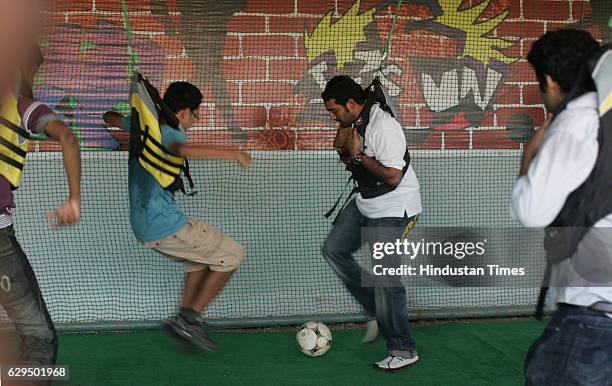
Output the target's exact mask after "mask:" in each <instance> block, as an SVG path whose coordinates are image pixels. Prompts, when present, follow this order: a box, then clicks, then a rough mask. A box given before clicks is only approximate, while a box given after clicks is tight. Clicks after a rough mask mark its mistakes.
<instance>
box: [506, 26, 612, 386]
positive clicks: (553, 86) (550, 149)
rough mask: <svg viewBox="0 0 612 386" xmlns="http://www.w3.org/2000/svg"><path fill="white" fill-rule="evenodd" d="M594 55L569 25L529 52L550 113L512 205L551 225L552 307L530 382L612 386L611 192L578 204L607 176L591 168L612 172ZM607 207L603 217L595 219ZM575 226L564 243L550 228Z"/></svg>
mask: <svg viewBox="0 0 612 386" xmlns="http://www.w3.org/2000/svg"><path fill="white" fill-rule="evenodd" d="M599 55H601V47H600V45H599V44H598V43H597V41H595V40H594V39H593V38H592V36H591V35H590V34H589V33H588V32H586V31H579V30H575V29H563V30H557V31H553V32H548V33H546V34H545V35H544V36H542V37H541V38H540V39H539V40H537V41H536V42H535V43H534V44H533V46H532V48H531V51H530V52H529V55H528V61H529V63H531V65H532V66H533V68H534V70H535V74H536V78H537V80H538V83H539V85H540V90H541V93H542V101H543V103H544V105H545V107H546V108H547V110H548V111H549V115H548V118H547V119H546V121H545V122H544V124H543V126H542V127H541V128H540V129H538V130H537V131H536V133H535V134H534V136H533V137H532V139H531V140H530V141H529V143H528V144H527V145H526V147H525V150H524V154H523V158H522V161H521V168H520V173H519V179H518V180H517V182H516V184H515V186H514V189H513V192H512V208H513V213H514V215H515V216H516V217H517V219H518V220H519V221H520V222H521V223H522V224H523V225H525V226H528V227H547V228H546V231H545V233H546V238H545V244H544V245H545V248H546V251H547V259H548V263H549V269H547V271H548V273H549V275H547V276H549V280H548V283H546V284H545V285H546V286H550V287H551V290H554V292H556V299H555V300H556V304H557V310H556V311H555V313H554V314H553V316H552V319H551V320H550V322H549V324H548V326H547V328H546V330H545V331H544V333H543V334H542V336H541V337H540V338H538V339H537V340H536V341H535V342H534V343H533V345H532V346H531V348H530V350H529V352H528V354H527V357H526V359H525V378H526V384H527V385H610V384H612V286H611V284H612V237H609V236H610V234H611V233H612V232H610V230H609V229H610V227H612V205H611V204H612V203H611V202H609V201H610V200H612V197H610V196H607V197H606V196H601V195H600V196H599V200H597V201H598V202H596V203H595V204H596V205H595V206H594V207H593V206H590V205H583V204H584V203H585V202H587V201H593V200H594V197H598V195H597V194H595V195H593V194H591V193H593V192H597V190H598V186H600V187H604V188H605V185H606V184H607V183H609V182H608V181H610V177H605V178H603V179H598V178H593V176H595V177H596V176H597V175H602V174H601V173H595V172H596V171H601V170H608V172H607V173H608V174H610V172H611V171H612V170H611V169H610V167H611V166H612V165H610V164H609V163H605V164H604V163H601V162H600V161H601V160H602V159H604V160H605V159H606V158H607V157H603V158H602V157H601V156H602V155H603V156H605V155H606V154H607V153H609V152H610V151H611V150H608V149H607V148H606V147H604V146H602V143H604V142H601V141H600V140H601V138H602V137H601V136H600V134H601V133H602V131H601V130H600V116H599V111H598V107H599V103H598V94H597V92H595V91H596V88H595V84H594V82H593V78H592V77H591V75H590V74H591V72H592V68H591V67H590V66H589V64H590V59H591V58H593V57H598V56H599ZM601 127H603V126H601ZM598 137H599V140H598ZM604 144H605V143H604ZM597 181H599V182H597ZM589 192H590V193H589ZM589 204H590V202H589ZM589 207H591V208H595V209H594V210H589V209H588V208H589ZM605 207H607V208H608V209H607V211H606V213H603V214H602V216H599V217H593V214H594V213H596V212H599V208H605ZM581 208H582V209H585V210H582V209H581ZM567 213H571V216H569V217H568V216H567V215H566V214H567ZM589 219H591V220H593V221H590V220H589ZM571 226H581V227H584V228H587V227H588V228H589V230H588V232H584V233H582V232H581V236H580V237H579V239H577V240H578V241H577V242H576V243H575V245H573V246H572V247H571V248H567V247H566V245H567V243H566V242H567V241H568V240H569V239H573V237H561V238H559V237H557V236H556V234H557V233H558V232H559V231H560V232H563V233H564V232H566V231H568V232H569V235H576V234H577V233H575V232H573V231H572V230H571V229H570V228H567V227H571ZM556 227H559V228H556ZM560 227H563V228H560ZM575 229H577V228H575ZM559 247H561V248H559ZM560 251H561V252H560ZM606 267H607V268H606ZM606 275H607V276H608V278H607V284H606V280H602V279H605V278H604V276H606ZM551 292H553V291H551ZM606 306H607V307H608V308H607V307H606Z"/></svg>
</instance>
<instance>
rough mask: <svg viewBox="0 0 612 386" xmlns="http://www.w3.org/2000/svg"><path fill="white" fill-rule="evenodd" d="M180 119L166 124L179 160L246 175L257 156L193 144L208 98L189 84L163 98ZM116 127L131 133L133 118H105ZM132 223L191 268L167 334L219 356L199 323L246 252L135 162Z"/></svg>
mask: <svg viewBox="0 0 612 386" xmlns="http://www.w3.org/2000/svg"><path fill="white" fill-rule="evenodd" d="M163 101H164V103H165V104H166V105H167V106H168V107H169V108H170V110H172V112H174V113H175V115H176V118H177V120H178V122H179V129H180V130H177V129H174V128H172V127H171V126H169V125H168V124H165V123H164V122H163V121H162V122H161V123H162V124H161V125H160V129H161V144H162V145H163V146H164V147H165V148H166V149H168V150H169V151H170V152H172V153H173V154H174V155H176V156H179V157H184V158H195V159H228V160H234V161H236V162H238V163H239V164H240V166H241V167H242V168H243V169H246V168H247V167H248V165H249V163H250V162H251V156H250V155H249V154H247V153H245V152H242V151H239V150H228V149H220V148H215V147H210V146H206V145H190V144H188V143H187V136H186V134H185V130H187V129H189V128H191V127H192V126H193V124H194V123H195V121H196V120H197V119H198V110H199V107H200V104H201V103H202V94H201V92H200V90H198V88H197V87H196V86H194V85H192V84H190V83H187V82H175V83H172V84H171V85H170V86H169V87H168V89H167V90H166V93H165V95H164V98H163ZM104 121H105V122H106V123H107V124H109V125H110V126H114V127H119V128H121V129H124V130H130V129H131V127H130V126H131V124H130V117H124V116H123V115H121V114H119V113H118V112H115V111H108V112H106V113H105V114H104ZM128 185H129V195H130V221H131V225H132V230H133V232H134V236H135V237H136V238H137V239H138V240H139V241H140V242H141V243H143V244H144V246H145V247H147V248H151V249H154V250H156V251H157V252H159V253H161V254H162V255H164V256H167V257H169V258H171V259H174V260H178V261H181V262H183V263H184V264H185V271H186V277H185V287H184V289H183V298H182V301H181V309H180V313H179V315H178V316H177V317H175V318H172V319H170V320H169V321H168V322H167V323H166V324H165V329H166V330H167V331H168V332H170V333H171V334H173V335H174V336H176V337H178V338H179V339H182V340H187V341H189V342H191V343H193V344H194V345H196V346H197V347H200V348H202V349H204V350H208V351H214V350H216V344H215V343H214V342H213V341H212V340H211V339H210V337H209V336H208V332H207V329H206V326H205V324H204V323H203V322H200V321H199V320H198V318H199V316H200V315H201V314H202V312H203V311H204V309H205V308H206V306H207V305H208V304H210V302H211V301H212V300H213V299H214V298H215V297H216V295H217V294H218V293H219V292H220V291H221V289H222V288H223V287H224V286H225V284H226V283H227V282H228V280H229V279H230V277H231V276H232V274H233V273H234V271H235V270H236V269H237V268H238V265H239V264H240V263H241V262H242V260H243V259H244V248H243V247H242V246H241V245H239V244H238V243H236V242H235V241H234V240H232V239H230V238H229V237H227V236H225V235H224V234H223V233H222V232H221V231H220V230H219V229H217V228H216V227H214V226H212V225H210V224H207V223H205V222H203V221H200V220H197V219H190V218H188V217H187V216H185V214H183V212H182V211H181V210H180V208H179V207H178V205H177V204H176V201H175V200H174V193H173V192H171V191H170V190H167V189H164V188H163V187H162V186H161V185H160V184H159V183H158V182H157V180H156V179H155V178H154V177H153V176H152V175H151V174H150V173H149V172H148V171H146V170H145V169H144V168H143V167H142V166H141V164H140V163H139V162H138V157H133V158H132V159H131V160H130V162H129V177H128Z"/></svg>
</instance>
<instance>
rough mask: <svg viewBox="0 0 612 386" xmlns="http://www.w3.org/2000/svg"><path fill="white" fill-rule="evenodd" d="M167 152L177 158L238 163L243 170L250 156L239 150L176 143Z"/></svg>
mask: <svg viewBox="0 0 612 386" xmlns="http://www.w3.org/2000/svg"><path fill="white" fill-rule="evenodd" d="M169 150H170V151H171V152H173V153H174V154H176V155H178V156H179V157H185V158H193V159H227V160H233V161H236V162H238V163H239V164H240V166H241V167H242V168H243V169H246V168H247V167H248V166H249V164H250V163H251V155H250V154H249V153H246V152H244V151H240V150H232V149H223V148H219V147H214V146H206V145H189V144H182V143H178V142H177V143H174V144H172V145H170V148H169Z"/></svg>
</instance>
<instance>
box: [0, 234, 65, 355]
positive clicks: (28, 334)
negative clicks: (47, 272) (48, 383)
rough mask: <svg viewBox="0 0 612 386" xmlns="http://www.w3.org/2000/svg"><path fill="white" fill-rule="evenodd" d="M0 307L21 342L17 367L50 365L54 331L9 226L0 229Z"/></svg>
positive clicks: (33, 279)
mask: <svg viewBox="0 0 612 386" xmlns="http://www.w3.org/2000/svg"><path fill="white" fill-rule="evenodd" d="M0 304H1V305H2V307H4V309H5V311H6V313H7V315H8V317H9V319H10V320H11V321H12V322H13V325H14V326H15V330H16V332H17V334H18V335H19V337H20V338H21V356H20V358H19V364H30V365H41V366H42V365H54V364H55V360H56V357H57V345H58V344H57V334H56V332H55V327H54V326H53V322H52V321H51V317H50V316H49V312H48V311H47V306H46V305H45V301H44V300H43V297H42V294H41V293H40V288H39V287H38V282H37V281H36V276H34V271H33V270H32V267H31V266H30V263H29V262H28V259H27V257H26V255H25V253H24V252H23V250H22V249H21V246H20V245H19V243H18V242H17V239H16V238H15V232H14V230H13V227H12V226H9V227H7V228H2V229H0Z"/></svg>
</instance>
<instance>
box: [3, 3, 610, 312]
mask: <svg viewBox="0 0 612 386" xmlns="http://www.w3.org/2000/svg"><path fill="white" fill-rule="evenodd" d="M45 15H46V16H47V17H46V19H47V20H48V22H49V23H48V25H46V26H45V32H44V34H43V35H42V38H41V40H40V41H41V47H42V51H43V54H44V56H45V63H44V65H43V66H42V67H41V69H40V71H39V74H38V76H37V78H36V82H35V89H34V93H35V96H36V98H38V99H40V100H41V101H43V102H45V103H47V104H48V105H49V106H51V107H52V108H53V109H54V110H55V111H56V112H57V113H58V114H59V115H60V116H61V117H62V119H64V120H65V122H66V123H67V124H68V125H69V126H70V127H71V128H72V130H73V131H74V133H75V134H76V135H77V136H78V138H79V140H80V144H81V149H82V159H83V182H82V184H83V189H82V198H83V208H82V221H81V222H80V223H78V224H77V225H74V226H71V227H68V228H66V229H60V230H53V229H50V228H49V227H48V226H47V224H45V222H44V220H43V218H42V214H43V213H44V212H45V211H46V210H49V209H53V208H55V207H56V206H57V205H58V204H59V203H60V202H61V201H63V199H64V198H65V197H66V195H67V187H66V178H65V174H64V171H63V164H62V157H61V152H60V151H59V148H58V146H57V145H56V144H55V143H53V142H51V141H47V140H44V139H41V140H37V141H34V142H33V143H32V147H31V154H30V155H29V156H28V157H29V159H28V162H27V165H26V171H25V175H24V181H23V183H22V187H21V188H20V189H19V190H18V191H17V192H16V201H17V205H18V208H17V213H16V216H15V224H16V230H17V237H18V239H19V240H20V243H21V244H22V246H23V248H24V250H25V251H26V253H27V255H28V257H29V259H30V261H31V263H32V265H33V267H34V269H35V271H36V274H37V277H38V280H39V282H40V286H41V289H42V292H43V294H44V297H45V300H46V302H47V304H48V307H49V310H50V312H51V314H52V316H53V319H54V320H55V321H56V323H59V324H62V323H99V324H105V323H111V322H124V321H155V320H160V319H163V318H165V317H168V316H169V315H170V314H172V313H174V312H176V310H177V307H178V301H179V299H180V294H181V289H182V284H183V268H182V266H181V265H180V264H177V263H175V262H173V261H171V260H169V259H167V258H165V257H163V256H161V255H159V254H156V253H155V252H153V251H151V250H148V249H145V248H144V247H143V245H142V244H140V243H139V242H138V241H137V240H136V239H135V238H134V236H133V234H132V230H131V227H130V221H129V202H128V190H127V166H128V165H127V160H128V154H127V135H125V134H123V133H121V132H120V131H118V130H117V129H115V128H107V127H104V126H103V125H102V118H101V115H102V113H104V112H105V111H108V110H112V109H114V110H117V111H120V112H123V113H128V112H129V101H128V93H129V86H130V77H131V74H132V70H133V69H134V68H139V69H140V71H141V72H142V73H144V74H146V75H147V76H148V79H149V80H150V82H151V83H152V84H154V85H155V86H156V87H158V88H159V89H160V91H161V92H162V93H163V91H164V90H165V89H166V88H167V86H168V85H169V84H170V83H172V82H174V81H178V80H185V81H189V82H192V83H193V84H195V85H196V86H198V87H199V88H200V89H201V91H202V94H203V95H204V100H203V103H202V105H201V107H200V110H199V114H198V120H197V122H196V124H195V126H194V127H193V128H192V129H190V130H189V132H188V136H189V140H190V142H192V143H196V144H210V145H217V146H225V147H229V148H241V149H243V150H246V151H249V152H251V154H252V155H253V162H252V165H251V167H250V168H249V169H248V170H246V171H243V170H241V169H240V167H239V166H238V165H237V164H235V163H230V162H225V161H192V162H191V172H192V175H193V178H194V180H195V183H196V187H197V190H198V193H197V194H196V195H195V196H191V197H188V196H184V195H182V194H178V195H177V196H176V199H177V201H178V203H179V205H180V206H181V208H182V209H183V210H184V212H185V213H186V214H187V215H188V216H190V217H194V218H199V219H202V220H205V221H207V222H210V223H212V224H215V225H217V226H218V227H219V228H221V229H222V230H223V231H224V232H225V233H226V234H228V235H229V236H230V237H232V238H234V239H235V240H237V241H238V242H239V243H241V244H243V245H245V246H246V248H247V257H246V259H245V261H244V263H243V264H242V265H241V266H240V269H239V270H238V272H237V273H236V274H235V275H234V276H233V278H232V280H231V282H230V283H229V284H228V286H227V288H225V289H224V291H223V292H222V293H221V294H220V296H219V297H218V298H217V299H216V300H215V301H214V302H213V304H212V305H211V306H210V307H209V308H208V309H207V310H206V315H205V316H206V317H207V318H209V319H211V320H213V321H228V320H238V321H239V323H245V324H246V323H248V322H249V321H253V320H264V321H265V320H269V321H270V323H272V321H274V320H278V319H292V320H298V321H299V320H301V319H303V318H304V317H306V316H310V315H320V316H332V315H333V316H337V317H338V318H337V319H338V320H343V318H344V319H346V320H348V318H349V316H354V315H360V314H362V309H361V307H360V306H359V305H358V303H356V302H355V301H354V300H353V299H352V297H351V296H350V294H349V293H348V292H347V291H346V290H345V289H344V287H343V285H342V284H341V282H340V281H339V280H338V278H337V277H336V276H335V275H334V273H333V271H332V270H331V269H330V267H329V266H328V265H327V264H326V262H325V260H324V259H323V257H322V256H321V245H322V243H323V241H324V239H325V236H326V234H327V233H328V232H329V230H330V228H331V219H326V218H324V217H323V214H324V213H325V212H326V211H327V210H328V209H329V208H330V207H331V206H332V205H333V203H334V202H335V201H336V198H337V197H338V195H339V194H340V193H341V192H342V191H343V187H344V185H345V183H346V180H347V178H348V176H349V175H348V173H347V172H345V171H344V170H343V169H344V167H343V166H344V165H343V164H341V163H339V160H338V156H337V154H336V152H335V151H334V150H333V147H332V143H333V139H334V136H335V132H336V123H335V122H333V121H332V120H331V119H330V117H329V114H328V113H327V112H326V111H325V108H324V105H323V102H322V100H321V92H322V90H323V88H324V86H325V83H326V81H327V80H329V79H330V78H331V77H332V76H334V75H337V74H347V75H350V76H352V77H353V78H354V79H356V80H357V81H358V82H359V83H360V84H362V85H363V86H365V85H367V84H368V83H369V82H370V81H371V80H372V79H373V77H374V76H375V75H378V76H380V79H381V81H382V84H383V85H384V86H385V87H386V89H387V91H388V94H389V95H390V96H391V98H392V99H393V102H394V103H395V104H396V105H397V106H398V111H397V112H396V114H397V116H398V120H399V121H400V122H401V124H402V126H403V128H404V132H405V134H406V138H407V142H408V144H409V147H410V151H411V156H412V165H413V167H414V169H415V171H416V174H417V177H418V179H419V183H420V191H421V196H422V201H423V214H422V216H421V218H420V220H419V223H418V225H417V227H432V228H435V227H470V228H474V229H476V228H480V229H482V228H487V229H497V228H500V229H505V228H514V227H518V226H519V224H518V222H516V221H515V220H513V219H512V217H511V214H510V210H509V200H510V191H511V189H512V186H513V183H514V181H515V179H516V175H517V172H518V166H519V160H520V156H521V153H522V147H523V144H524V143H525V142H526V141H527V140H528V139H529V137H530V136H531V134H532V132H533V130H534V128H536V127H538V126H539V125H541V124H542V122H543V120H544V118H545V113H546V112H545V109H544V107H543V105H542V104H541V101H540V92H539V88H538V84H537V81H536V79H535V76H534V73H533V70H532V69H531V67H530V66H529V64H528V63H527V61H526V59H525V58H526V56H527V53H528V51H529V49H530V46H531V44H532V43H533V41H535V40H536V39H537V38H538V37H539V36H541V35H542V34H543V33H545V32H547V31H550V30H554V29H558V28H564V27H574V28H584V29H587V30H588V31H589V32H591V33H592V34H593V35H594V36H595V37H596V38H598V39H600V40H606V39H607V38H608V37H609V36H610V28H609V26H608V20H609V19H610V15H612V4H611V3H609V2H607V1H605V0H591V1H578V0H439V1H436V0H406V1H400V2H399V3H398V2H397V1H385V0H382V1H376V0H362V1H359V0H357V1H353V0H285V1H272V0H220V1H214V2H212V1H204V0H150V1H149V0H142V1H132V0H127V1H126V4H125V7H123V6H122V2H121V0H78V1H56V2H54V3H52V4H51V5H50V7H49V9H48V11H46V13H45ZM392 26H393V29H392ZM130 42H131V43H130ZM130 46H131V50H130V49H128V47H130ZM534 245H535V247H534V248H533V249H529V248H528V249H527V250H529V251H532V252H533V256H534V259H536V258H538V257H541V250H540V249H539V248H540V247H539V246H538V245H537V243H535V244H534ZM505 248H506V250H507V251H511V250H512V248H514V247H513V246H512V245H510V244H509V245H506V246H505ZM534 264H535V263H534ZM404 284H405V286H406V291H407V293H408V302H409V303H408V304H409V308H410V311H411V313H412V314H413V315H419V316H423V315H435V314H436V313H438V314H440V315H441V314H447V315H460V314H462V313H466V314H467V313H472V314H482V315H485V314H486V313H487V312H489V311H491V310H500V309H501V310H504V309H517V308H521V307H523V308H527V307H529V308H530V307H532V306H533V304H534V303H535V300H536V295H537V287H538V284H539V283H537V282H536V281H534V282H533V283H532V284H533V285H531V286H518V287H517V286H507V285H506V286H495V285H493V286H480V285H479V284H478V283H477V282H474V281H471V282H463V283H462V282H461V281H460V280H459V281H457V282H454V283H446V284H445V283H440V282H436V283H435V284H432V285H430V286H427V285H422V283H421V284H419V285H418V286H417V285H414V284H412V283H411V280H410V279H409V278H406V280H404Z"/></svg>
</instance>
